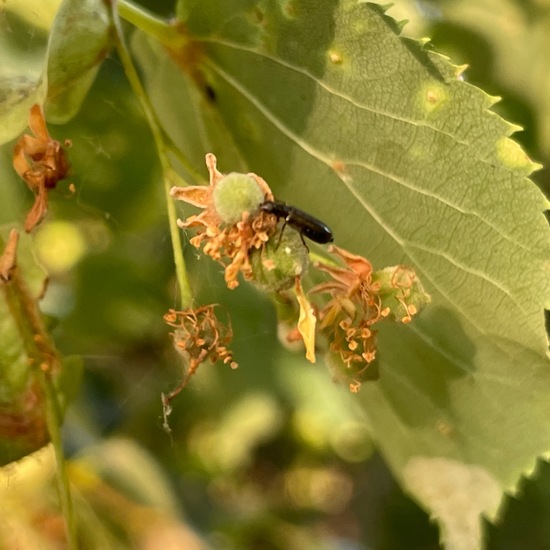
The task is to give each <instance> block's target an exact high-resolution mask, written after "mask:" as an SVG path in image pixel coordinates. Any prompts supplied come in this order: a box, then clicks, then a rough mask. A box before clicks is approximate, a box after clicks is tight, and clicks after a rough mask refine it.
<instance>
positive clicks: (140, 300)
mask: <svg viewBox="0 0 550 550" xmlns="http://www.w3.org/2000/svg"><path fill="white" fill-rule="evenodd" d="M143 4H144V5H147V4H148V6H147V7H149V8H150V9H151V10H152V11H155V12H156V13H159V14H161V15H170V13H171V10H172V6H171V5H170V2H163V3H162V7H159V3H158V2H156V1H154V0H150V1H149V2H143ZM0 10H1V8H0ZM161 12H164V13H161ZM389 14H390V15H392V16H393V17H395V18H396V19H403V18H406V19H409V20H410V23H409V25H408V26H406V27H405V29H404V33H405V34H407V35H409V36H415V37H420V36H429V37H431V38H432V42H433V47H434V48H435V49H436V50H437V51H440V52H443V53H446V54H447V55H449V56H450V57H451V59H452V60H453V62H455V63H457V64H461V63H468V65H470V69H468V70H467V71H466V73H465V78H466V79H468V81H470V82H471V83H473V84H475V85H478V86H480V87H481V88H483V89H484V90H486V91H487V92H489V93H491V94H495V95H499V96H502V97H503V98H504V99H503V101H502V102H501V103H499V104H497V105H496V106H495V107H494V110H495V111H497V112H498V113H500V114H501V115H502V116H503V117H505V118H506V119H508V120H510V121H512V122H514V123H517V124H519V125H521V126H523V127H524V131H523V132H519V133H517V134H516V135H515V139H517V140H518V141H520V142H521V143H522V145H523V146H524V148H525V149H526V151H527V152H528V154H529V155H530V156H531V157H532V158H534V160H537V161H539V162H541V163H544V164H546V165H548V164H549V162H550V94H549V89H550V56H549V55H548V52H549V51H550V44H549V42H550V1H549V0H448V1H445V0H441V1H435V0H434V1H418V2H412V1H407V0H398V1H397V2H396V4H395V6H394V7H393V8H392V9H391V10H390V11H389ZM0 29H1V32H6V31H8V30H9V32H16V33H23V34H21V36H26V37H27V39H26V40H25V41H23V42H24V45H23V44H21V45H20V48H22V49H24V50H25V51H31V50H32V48H33V47H36V48H37V49H39V48H40V47H43V45H44V44H45V41H46V36H47V35H46V31H45V30H44V29H40V28H36V27H33V26H29V24H28V23H27V22H25V21H23V20H21V19H18V18H17V17H9V18H8V17H7V16H6V14H3V13H2V12H1V11H0ZM30 57H31V58H32V56H30ZM50 132H51V133H52V134H53V135H54V137H56V138H57V139H59V140H64V139H65V138H69V139H70V140H71V141H72V143H73V147H72V149H71V151H70V156H71V161H72V164H73V174H72V176H71V178H70V180H68V181H66V182H62V183H61V184H59V186H58V188H57V190H56V191H55V193H54V195H53V196H51V203H50V214H49V217H48V219H47V220H46V221H45V222H44V223H43V224H42V225H41V227H40V228H39V230H38V231H37V234H36V245H37V251H38V254H39V258H40V261H41V262H42V263H43V264H44V265H45V266H46V268H47V270H48V272H49V273H50V283H49V288H48V292H47V294H46V296H45V298H44V300H43V302H42V306H43V310H44V312H45V313H46V314H47V315H48V316H49V317H50V318H51V327H52V329H51V330H52V334H53V336H54V338H55V341H56V343H57V345H58V347H59V349H60V351H61V352H62V353H63V354H64V355H72V354H79V355H82V356H83V358H84V365H85V368H84V379H83V384H82V388H81V391H80V394H79V396H78V398H77V400H76V402H75V403H74V404H73V406H72V407H71V409H70V411H69V414H68V417H67V420H66V426H65V435H66V445H67V449H68V450H69V453H70V456H71V458H72V459H73V460H72V466H71V468H72V470H71V473H72V475H73V477H74V479H75V480H76V487H77V504H79V503H80V506H78V510H79V512H78V514H79V519H80V520H81V522H82V523H83V524H84V525H86V526H87V531H86V537H87V540H88V544H89V547H90V548H92V547H104V548H127V547H139V548H202V547H207V546H208V545H210V546H211V547H213V548H228V549H229V548H235V549H241V548H242V549H274V550H275V549H281V550H282V549H285V550H292V549H298V548H300V549H307V548H311V549H314V548H315V549H323V548H327V549H350V550H351V549H377V550H400V549H403V550H405V549H406V550H428V549H437V548H439V545H438V533H437V529H436V528H435V527H434V526H433V525H431V524H430V522H429V518H428V516H427V515H426V514H425V513H424V512H423V511H422V510H420V509H419V508H418V507H417V506H416V504H414V503H413V502H412V501H411V500H410V499H408V498H407V496H405V495H404V494H403V493H402V492H401V491H400V489H399V487H398V486H397V484H396V483H395V482H394V481H393V480H392V477H391V474H390V473H389V471H388V469H387V468H386V466H385V464H384V462H383V460H382V459H381V457H380V456H379V455H378V454H377V453H376V451H375V449H374V446H373V444H372V442H371V440H370V437H369V433H368V431H367V429H366V428H365V419H364V417H363V415H362V413H361V410H360V408H359V407H358V406H357V405H356V404H355V402H354V396H353V395H351V394H349V392H348V389H347V388H346V387H344V386H338V385H335V384H333V383H332V382H331V379H330V373H329V372H328V371H325V370H324V369H323V368H321V367H319V366H315V365H310V364H308V363H305V362H304V361H303V360H302V358H301V356H297V355H295V354H292V353H291V352H289V351H287V350H284V349H282V348H281V346H279V345H278V344H277V336H276V335H277V324H276V318H275V313H274V308H273V306H272V304H271V303H270V302H269V300H268V299H267V298H266V297H265V296H263V295H262V294H260V293H259V292H258V291H256V290H255V289H253V288H252V287H250V286H249V285H245V284H243V285H241V286H239V288H238V289H237V290H235V291H233V292H229V291H227V290H226V289H225V288H224V285H223V274H222V273H221V271H220V268H219V266H217V265H214V264H213V263H212V262H211V261H210V260H209V259H206V258H204V257H201V256H200V255H198V254H197V252H196V251H195V250H194V249H192V248H190V247H186V255H187V257H186V259H187V262H188V268H189V270H190V278H191V283H192V286H193V288H194V289H198V290H199V292H198V300H199V301H200V303H214V302H215V303H219V304H221V305H222V309H225V310H227V311H231V320H232V324H233V330H234V333H235V334H236V335H237V336H236V338H235V339H234V343H233V346H232V349H233V351H234V354H235V357H236V358H237V359H238V362H239V365H240V366H239V368H238V369H237V370H234V371H232V370H231V369H229V367H227V366H220V365H216V366H207V365H205V366H203V367H201V369H200V370H199V373H198V375H197V376H196V377H194V379H193V381H192V384H191V386H190V387H189V388H188V389H187V390H185V392H184V393H183V394H181V395H180V396H179V398H178V399H177V400H175V402H174V411H173V414H172V416H171V417H170V425H171V427H172V430H173V431H172V433H171V434H170V435H168V434H166V433H165V432H164V431H163V429H162V411H161V400H160V394H161V392H166V391H169V390H170V389H171V388H172V387H173V386H175V385H177V383H178V381H179V379H180V377H181V374H182V373H181V371H180V370H179V369H180V368H181V366H182V365H181V363H180V361H179V359H178V357H177V356H176V354H175V352H174V351H173V350H172V349H171V346H170V342H169V339H168V329H167V327H166V326H165V325H164V324H163V322H162V315H163V314H164V313H165V312H166V310H167V309H168V308H169V307H174V306H176V298H175V286H176V285H175V280H174V274H173V271H174V267H173V260H172V254H171V246H170V242H169V234H168V229H167V220H166V211H165V207H164V195H163V190H162V183H161V177H160V168H159V166H158V162H157V158H156V154H155V147H154V144H153V140H152V138H151V135H150V131H149V129H148V127H147V124H146V122H145V120H144V118H143V115H142V113H141V110H140V107H139V105H138V103H137V101H136V99H135V98H134V97H133V95H132V93H131V90H130V87H129V85H128V83H127V81H126V79H125V76H124V74H123V72H122V70H121V65H120V63H119V61H118V60H117V58H116V56H115V55H114V54H111V55H110V56H109V57H108V59H107V60H106V61H105V62H104V63H103V64H102V66H101V68H100V71H99V74H98V76H97V78H96V80H95V82H94V84H93V87H92V89H91V91H90V93H89V95H88V97H87V98H86V100H85V102H84V105H83V107H82V109H81V110H80V112H79V113H78V115H77V116H76V117H75V118H74V119H72V120H71V121H70V122H69V123H67V124H64V125H62V126H51V127H50ZM12 147H13V143H12V144H9V146H6V147H3V148H2V150H1V153H0V154H1V156H0V161H1V165H0V170H1V172H0V173H1V177H2V185H0V204H2V208H0V223H7V222H12V221H13V220H14V219H19V220H22V219H24V216H25V213H26V212H27V210H28V209H29V207H30V206H31V204H32V203H31V196H30V193H29V192H28V190H27V189H26V187H25V186H24V185H23V184H22V183H21V182H20V181H19V180H18V178H17V177H16V175H15V174H14V173H13V171H12V170H11V150H12ZM204 176H205V179H206V171H205V172H204ZM533 179H534V180H535V181H536V183H537V184H538V185H539V186H540V187H541V188H542V189H543V190H544V191H545V192H546V193H547V194H548V191H549V190H550V175H549V172H548V170H547V169H543V170H541V171H539V172H537V173H536V174H534V177H533ZM69 183H74V185H75V186H76V193H75V194H72V193H71V192H70V191H69V189H68V184H69ZM41 243H48V246H47V247H46V246H42V245H41ZM222 316H223V314H222ZM42 453H43V454H42V456H41V458H40V459H39V460H37V461H36V462H34V463H33V464H30V465H29V466H28V471H25V472H22V471H21V469H19V470H18V471H17V474H16V473H15V472H13V471H12V472H11V473H10V471H9V470H6V471H4V472H3V475H5V476H9V478H10V483H9V487H10V489H9V490H5V491H4V493H5V494H4V495H3V498H4V499H9V500H6V501H5V502H8V501H9V502H11V503H12V507H11V511H10V513H9V517H8V520H9V521H11V522H12V523H11V527H10V529H21V530H22V532H24V531H25V530H26V531H25V532H26V533H27V535H26V536H27V537H28V538H27V539H26V540H28V546H26V547H27V548H38V547H40V548H49V547H51V548H55V547H56V540H58V539H60V538H62V530H61V526H60V520H59V518H58V517H56V514H55V512H54V511H53V508H52V499H54V491H53V489H52V488H51V487H49V482H48V480H49V479H50V476H51V471H52V464H51V457H50V456H49V455H48V454H47V451H42ZM29 472H31V473H29ZM21 499H25V500H26V502H27V503H30V504H27V506H23V505H21V504H20V505H16V504H15V503H17V502H21ZM25 500H23V502H25ZM548 517H550V466H549V465H548V464H547V463H541V465H540V469H539V473H538V475H537V476H536V478H535V479H534V480H529V481H526V482H525V483H524V484H523V490H522V491H521V493H520V494H518V495H516V496H513V497H509V498H508V499H507V502H506V504H505V511H504V514H503V521H502V523H501V524H500V525H498V526H487V529H486V532H487V548H489V549H491V550H493V549H494V550H497V549H499V550H500V549H510V550H513V549H518V550H519V549H525V548H529V549H530V550H543V549H550V522H548ZM3 523H6V522H3ZM0 533H1V536H0V546H1V545H2V544H4V546H5V547H6V548H10V546H9V543H8V542H7V541H8V540H9V536H8V535H9V533H8V534H7V533H6V530H5V529H4V527H2V528H0ZM37 541H38V542H37ZM183 541H185V543H183ZM50 543H51V546H48V545H49V544H50ZM36 544H42V546H40V545H38V546H37V545H36ZM148 544H149V546H148ZM169 544H174V545H173V546H169ZM178 544H179V546H178ZM182 544H184V545H182ZM94 545H95V546H94ZM101 545H103V546H101Z"/></svg>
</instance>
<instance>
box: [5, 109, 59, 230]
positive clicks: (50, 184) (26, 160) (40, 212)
mask: <svg viewBox="0 0 550 550" xmlns="http://www.w3.org/2000/svg"><path fill="white" fill-rule="evenodd" d="M29 128H30V129H31V131H32V133H33V134H34V136H31V135H29V134H24V135H23V136H21V138H20V139H19V141H18V142H17V143H16V144H15V147H14V150H13V167H14V169H15V171H16V172H17V173H18V174H19V176H21V178H23V179H24V180H25V181H26V182H27V185H28V186H29V189H30V190H31V191H32V192H33V193H34V196H35V198H34V205H33V207H32V208H31V210H30V212H29V213H28V215H27V219H26V220H25V231H27V233H28V232H30V231H31V230H32V229H33V228H34V227H35V226H37V225H38V224H39V223H40V222H41V221H42V219H43V218H44V216H45V215H46V212H47V210H48V191H49V190H50V189H53V188H54V187H55V186H56V185H57V182H58V181H59V180H62V179H64V178H66V177H67V174H68V172H69V168H70V163H69V159H68V158H67V153H66V152H65V150H64V149H63V147H62V146H61V144H60V143H59V141H56V140H55V139H52V138H51V137H50V134H49V133H48V128H47V127H46V121H45V120H44V114H43V113H42V108H41V107H40V105H33V106H32V107H31V112H30V115H29ZM65 145H66V146H69V145H70V141H65Z"/></svg>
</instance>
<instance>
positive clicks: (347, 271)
mask: <svg viewBox="0 0 550 550" xmlns="http://www.w3.org/2000/svg"><path fill="white" fill-rule="evenodd" d="M329 252H330V253H332V254H334V255H335V256H336V257H337V258H339V259H340V260H341V261H342V262H343V263H344V267H338V266H334V265H328V264H325V263H322V262H317V263H316V264H315V267H317V268H318V269H320V270H321V271H324V272H326V273H328V274H329V275H330V276H331V278H332V279H331V280H329V281H326V282H324V283H321V284H319V285H317V286H316V287H314V288H313V289H312V290H311V292H312V293H318V294H322V293H325V294H328V295H329V301H328V302H327V303H326V305H325V306H324V307H323V308H322V310H321V311H320V313H319V318H320V321H321V322H320V328H321V330H322V331H324V332H325V333H327V334H328V339H329V342H330V343H329V349H330V351H331V352H333V353H336V354H338V355H339V356H340V358H341V360H342V362H343V363H344V366H345V367H346V369H347V372H345V373H344V374H345V376H346V377H347V378H350V379H351V382H350V389H351V391H353V392H357V391H358V390H359V388H360V386H361V379H362V378H363V377H364V375H365V371H366V369H367V368H368V367H369V366H370V365H371V364H372V363H373V362H374V360H375V359H376V352H377V343H376V337H377V331H376V330H375V329H374V328H373V327H374V325H376V323H378V322H379V321H381V320H382V319H385V318H388V317H391V318H392V319H393V320H395V321H398V322H401V323H408V322H410V321H411V320H412V316H413V315H414V314H416V313H417V312H418V307H417V305H416V304H415V303H414V302H417V303H427V302H428V301H429V296H428V295H427V294H426V293H425V292H424V290H423V289H422V286H421V285H420V283H419V281H418V280H417V278H416V274H415V272H414V271H413V270H411V269H409V268H406V267H404V266H400V265H399V266H395V267H392V268H387V269H386V270H383V271H381V272H374V271H373V268H372V265H371V263H370V262H369V261H368V260H366V259H365V258H363V257H362V256H357V255H355V254H351V253H350V252H348V251H346V250H343V249H341V248H338V247H336V246H331V247H329ZM414 290H416V292H414Z"/></svg>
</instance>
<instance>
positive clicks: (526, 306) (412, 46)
mask: <svg viewBox="0 0 550 550" xmlns="http://www.w3.org/2000/svg"><path fill="white" fill-rule="evenodd" d="M178 14H179V15H180V17H182V18H183V19H184V20H185V25H186V29H187V30H188V32H189V33H190V35H191V37H192V38H193V40H194V41H193V42H192V45H191V46H190V47H188V49H187V51H182V52H172V58H173V59H174V58H175V59H179V62H180V64H181V65H183V66H184V67H185V70H186V75H187V76H183V75H182V78H181V87H180V89H178V94H180V90H181V88H183V87H184V86H186V87H187V89H186V90H185V92H184V93H185V94H186V95H188V96H192V95H193V94H194V95H195V96H196V95H197V92H198V93H199V94H200V96H201V97H202V100H201V101H200V102H198V103H197V104H198V105H199V106H200V107H201V113H200V121H201V123H202V124H203V125H204V126H201V124H200V123H199V124H198V125H197V126H198V128H197V126H196V122H195V121H190V124H187V122H188V121H187V120H185V119H179V118H178V117H177V114H178V111H176V113H175V116H174V119H173V121H174V122H173V124H172V126H176V125H177V128H178V130H177V131H178V133H179V134H180V135H182V137H181V138H180V139H179V141H180V142H181V143H185V142H190V141H194V142H195V143H196V142H199V143H202V146H203V153H204V152H206V151H211V152H213V153H214V154H216V156H217V157H218V160H219V162H218V166H219V168H220V170H222V171H224V172H230V171H233V170H240V169H241V168H240V166H235V164H233V160H234V159H233V155H234V154H235V148H236V150H237V153H238V155H239V156H240V159H242V161H241V162H244V163H245V164H246V165H247V166H248V168H249V169H250V170H251V171H254V172H256V173H257V174H259V175H261V176H262V177H264V178H265V179H266V180H267V182H268V183H269V184H270V185H271V186H272V188H273V189H274V192H275V195H276V196H277V198H279V199H281V200H285V201H287V202H288V203H290V204H293V205H296V206H297V207H299V208H304V209H305V210H307V211H308V212H311V213H312V214H313V215H315V216H318V217H319V218H320V219H322V220H323V221H325V222H326V223H328V224H329V225H330V226H331V227H332V229H333V231H334V234H335V242H336V244H337V245H338V246H343V247H344V248H347V249H349V250H350V251H352V252H354V253H360V254H363V255H365V256H366V257H367V258H369V260H371V261H372V262H373V264H374V266H375V268H376V269H381V268H383V267H385V266H387V265H397V264H405V265H408V266H410V267H412V268H414V269H415V270H416V272H417V273H418V275H419V277H420V279H421V281H422V283H423V285H424V287H425V288H426V290H427V292H429V293H430V294H431V296H432V299H433V301H432V304H431V306H429V307H428V308H427V309H426V310H425V311H424V312H423V313H422V315H421V316H420V317H419V318H418V319H415V320H414V321H413V322H412V323H411V324H409V325H407V326H398V325H395V326H386V327H384V329H383V330H382V332H381V334H380V346H379V358H380V363H381V366H380V371H381V378H380V380H379V381H377V382H372V383H369V384H365V385H364V386H363V388H362V390H361V395H360V398H359V399H361V401H362V402H363V404H364V407H365V410H366V412H367V414H368V416H369V419H370V422H371V424H372V427H373V431H374V434H375V436H376V438H377V441H378V445H379V446H380V448H381V449H382V451H383V453H384V455H385V456H386V458H387V460H388V462H389V464H390V465H391V466H392V469H393V471H394V473H395V474H396V476H397V477H398V478H399V479H401V481H402V482H403V484H404V486H405V487H406V488H407V489H408V490H409V491H410V492H411V493H412V494H413V495H414V496H415V497H416V499H417V500H418V501H419V502H421V503H422V504H423V506H424V507H426V508H427V509H428V510H429V511H430V513H431V514H432V515H433V516H434V517H436V518H437V519H438V521H439V523H440V525H441V527H442V537H443V540H444V542H445V544H446V547H447V548H448V549H453V550H457V549H468V550H471V549H475V548H479V547H481V539H482V534H481V518H480V516H481V515H482V514H483V515H484V516H486V517H488V518H491V519H494V518H495V517H496V513H497V509H498V507H499V504H500V502H501V500H502V496H503V493H504V492H513V491H514V490H515V488H516V486H517V483H518V480H519V478H520V476H521V475H522V474H527V475H528V474H530V473H531V472H532V469H533V467H534V465H535V459H536V457H537V456H539V455H541V454H543V453H545V452H548V451H549V450H550V423H548V418H549V416H550V399H549V395H550V369H549V368H548V367H549V365H548V359H547V357H546V352H547V341H546V332H545V326H544V319H543V311H542V310H543V307H544V305H545V304H546V305H547V304H548V303H549V300H548V298H549V291H550V277H549V276H548V275H549V274H548V259H549V252H550V246H549V244H550V242H549V238H548V228H547V224H546V221H545V219H544V217H543V215H542V211H543V210H544V209H545V208H546V207H547V202H546V201H545V199H544V197H543V196H542V194H541V193H540V191H539V190H538V189H537V188H536V187H535V186H534V185H533V184H532V182H531V181H530V180H529V179H528V176H529V174H530V173H531V172H532V170H533V169H535V168H536V166H535V165H534V164H533V163H531V162H530V160H529V159H528V158H527V156H526V155H525V154H524V153H523V151H521V149H520V148H519V147H518V146H517V145H516V144H515V143H514V142H513V141H511V140H510V139H509V136H510V135H511V134H512V133H513V132H514V131H515V130H517V128H516V127H514V126H513V125H511V124H509V123H507V122H506V121H504V120H503V119H501V118H499V117H498V116H496V115H495V114H494V113H492V112H491V111H490V110H489V109H490V107H491V105H492V104H494V102H495V100H494V99H493V98H491V97H489V96H488V95H487V94H485V93H484V92H482V91H481V90H479V89H476V88H475V87H473V86H471V85H468V84H467V83H465V82H463V81H462V79H461V77H460V72H461V69H459V68H457V67H455V66H453V65H451V64H450V63H449V61H448V60H447V59H446V58H443V57H442V56H439V55H437V54H435V53H431V52H429V51H427V50H425V49H424V48H423V47H422V45H421V44H420V43H417V42H414V41H411V40H407V39H404V38H402V37H400V36H399V31H400V28H399V25H398V24H397V23H396V22H395V21H393V20H392V19H390V18H389V17H386V16H385V15H384V14H383V12H382V10H381V8H380V7H378V6H376V5H373V4H367V3H356V2H352V1H351V0H344V1H342V2H337V1H335V0H322V1H318V0H315V1H313V0H297V1H294V2H278V3H264V2H254V1H251V0H250V1H245V0H242V1H240V2H232V3H231V6H227V7H226V8H223V7H221V8H220V5H219V2H217V1H214V0H209V1H201V2H199V3H197V2H183V1H181V2H179V3H178ZM190 52H193V54H194V55H189V53H190ZM151 55H152V58H155V56H157V57H158V60H157V62H156V63H155V62H152V61H151V59H149V60H148V62H147V63H145V64H144V70H145V78H146V81H147V84H148V85H149V86H152V84H153V82H154V90H155V96H154V101H155V103H156V105H158V106H159V109H161V110H162V109H164V108H165V107H164V106H165V105H166V104H167V102H168V103H172V104H174V101H175V97H176V93H175V91H174V89H173V87H171V86H170V84H169V79H171V78H173V77H167V76H166V75H165V74H162V73H161V72H159V70H158V68H159V67H165V66H167V64H168V63H171V61H168V60H167V59H168V58H167V56H166V55H165V54H164V53H163V52H160V51H156V52H154V53H152V54H151ZM178 56H179V57H178ZM163 83H166V85H163ZM193 88H194V89H195V90H194V91H193ZM190 90H191V91H190ZM178 97H181V96H180V95H178ZM187 108H189V106H187ZM181 109H183V107H182V108H181ZM213 112H215V113H217V115H218V116H219V119H216V116H215V115H213V114H212V113H213ZM198 118H199V117H197V119H198ZM175 121H179V123H176V122H175ZM213 135H215V136H216V139H210V136H213ZM224 136H225V140H226V141H225V143H224V142H223V137H224ZM226 146H227V147H229V150H230V151H231V153H229V154H227V155H226V151H227V149H226ZM184 151H185V150H184ZM196 156H198V155H196V153H195V151H193V155H192V158H193V159H195V158H196Z"/></svg>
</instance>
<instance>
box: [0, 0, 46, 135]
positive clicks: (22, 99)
mask: <svg viewBox="0 0 550 550" xmlns="http://www.w3.org/2000/svg"><path fill="white" fill-rule="evenodd" d="M23 4H25V5H24V6H23ZM34 9H36V11H33V10H34ZM31 12H32V13H33V14H34V17H33V16H31ZM54 13H55V7H54V6H52V5H51V3H47V2H44V3H43V5H42V6H41V7H39V6H35V5H34V4H32V5H31V3H30V2H25V3H22V2H19V1H18V0H9V1H8V2H6V3H5V4H3V5H2V12H1V17H0V145H2V144H4V143H7V142H8V141H11V140H12V139H14V138H15V137H16V136H18V135H19V134H20V133H21V132H22V131H23V130H24V128H25V127H26V126H27V120H28V116H29V109H30V108H31V106H32V105H34V104H35V103H42V102H43V101H44V99H45V97H46V92H47V82H46V79H45V77H44V56H45V52H46V45H47V36H46V33H45V29H44V28H43V27H42V24H43V23H44V21H48V20H51V19H52V17H53V14H54Z"/></svg>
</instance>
